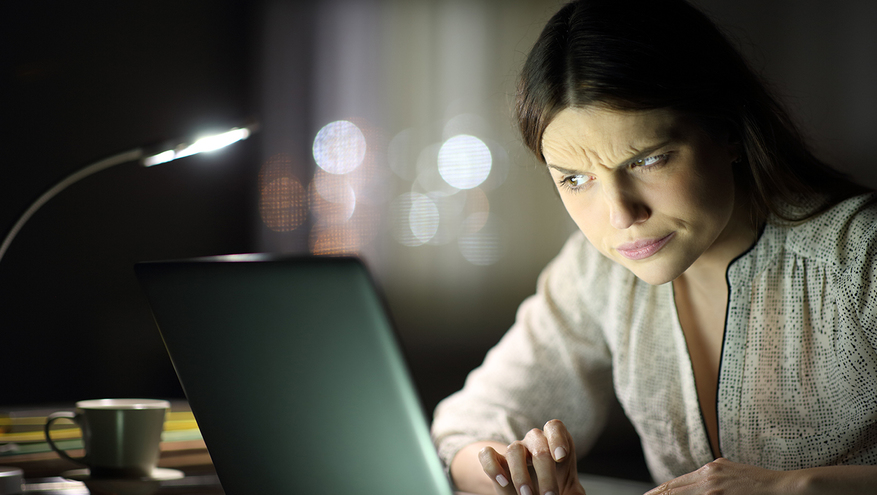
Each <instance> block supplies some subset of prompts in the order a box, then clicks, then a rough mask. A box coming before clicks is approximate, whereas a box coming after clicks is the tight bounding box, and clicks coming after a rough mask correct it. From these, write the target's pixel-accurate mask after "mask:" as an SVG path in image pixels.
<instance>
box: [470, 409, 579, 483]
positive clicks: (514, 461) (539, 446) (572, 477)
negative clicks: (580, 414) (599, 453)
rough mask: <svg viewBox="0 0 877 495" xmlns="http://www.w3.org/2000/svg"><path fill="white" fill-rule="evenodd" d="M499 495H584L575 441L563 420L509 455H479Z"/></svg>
mask: <svg viewBox="0 0 877 495" xmlns="http://www.w3.org/2000/svg"><path fill="white" fill-rule="evenodd" d="M478 460H479V461H480V462H481V467H482V468H483V469H484V472H485V473H487V475H488V476H489V477H490V478H491V479H492V480H494V490H495V491H496V493H497V494H498V495H584V493H585V489H584V488H582V485H581V483H579V476H578V471H577V470H576V453H575V446H574V445H573V441H572V437H571V436H570V434H569V432H568V431H567V430H566V426H564V424H563V423H562V422H561V421H559V420H556V419H554V420H551V421H549V422H547V423H545V426H544V427H543V428H542V429H541V430H539V429H537V428H534V429H532V430H530V432H529V433H527V435H526V436H525V437H524V439H523V440H518V441H515V442H512V444H511V445H509V446H508V448H507V449H506V452H505V454H504V455H503V454H500V453H499V452H497V451H496V449H494V448H492V447H485V448H483V449H482V450H481V451H480V452H479V453H478ZM531 467H532V470H531Z"/></svg>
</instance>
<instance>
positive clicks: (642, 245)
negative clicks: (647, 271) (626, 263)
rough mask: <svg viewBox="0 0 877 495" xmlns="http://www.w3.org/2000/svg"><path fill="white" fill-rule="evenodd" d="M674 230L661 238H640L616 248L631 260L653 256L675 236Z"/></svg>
mask: <svg viewBox="0 0 877 495" xmlns="http://www.w3.org/2000/svg"><path fill="white" fill-rule="evenodd" d="M673 234H674V233H673V232H671V233H669V234H667V235H665V236H664V237H660V238H651V239H640V240H638V241H635V242H627V243H625V244H622V245H620V246H618V247H617V248H615V250H616V251H618V253H619V254H620V255H621V256H624V257H625V258H627V259H629V260H634V261H636V260H642V259H645V258H648V257H649V256H652V255H653V254H655V253H657V252H658V251H660V250H661V248H662V247H664V246H665V245H666V244H667V243H668V242H670V239H672V238H673Z"/></svg>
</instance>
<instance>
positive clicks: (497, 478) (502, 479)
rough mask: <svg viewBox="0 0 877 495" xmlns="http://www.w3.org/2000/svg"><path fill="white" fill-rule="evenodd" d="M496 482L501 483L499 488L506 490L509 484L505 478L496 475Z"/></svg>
mask: <svg viewBox="0 0 877 495" xmlns="http://www.w3.org/2000/svg"><path fill="white" fill-rule="evenodd" d="M496 482H497V483H499V486H501V487H503V488H505V487H506V485H508V484H509V480H507V479H505V476H503V475H501V474H497V475H496Z"/></svg>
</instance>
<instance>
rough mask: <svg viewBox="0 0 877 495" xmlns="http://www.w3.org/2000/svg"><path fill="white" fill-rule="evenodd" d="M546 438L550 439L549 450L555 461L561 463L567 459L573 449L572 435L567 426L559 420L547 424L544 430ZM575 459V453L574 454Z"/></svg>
mask: <svg viewBox="0 0 877 495" xmlns="http://www.w3.org/2000/svg"><path fill="white" fill-rule="evenodd" d="M542 431H543V432H544V433H545V437H546V438H547V439H548V448H549V449H550V450H551V455H552V457H553V458H554V460H555V461H557V462H560V461H563V460H565V459H566V458H567V456H568V455H569V453H570V450H572V449H573V446H572V441H571V435H570V434H569V432H568V431H567V429H566V425H564V424H563V422H562V421H560V420H558V419H552V420H551V421H549V422H547V423H545V426H544V427H543V428H542ZM573 458H575V452H573Z"/></svg>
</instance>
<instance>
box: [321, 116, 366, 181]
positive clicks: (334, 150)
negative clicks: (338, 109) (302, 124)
mask: <svg viewBox="0 0 877 495" xmlns="http://www.w3.org/2000/svg"><path fill="white" fill-rule="evenodd" d="M313 152H314V160H315V161H316V162H317V165H318V166H319V167H320V168H321V169H323V170H325V171H326V172H329V173H330V174H347V173H350V172H352V171H353V170H355V169H356V167H358V166H359V165H360V164H361V163H362V161H363V159H364V158H365V152H366V143H365V136H363V134H362V131H361V130H360V129H359V127H357V126H356V124H354V123H353V122H349V121H346V120H338V121H335V122H332V123H330V124H327V125H326V126H324V127H323V128H322V129H320V132H318V133H317V137H316V138H314V147H313Z"/></svg>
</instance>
